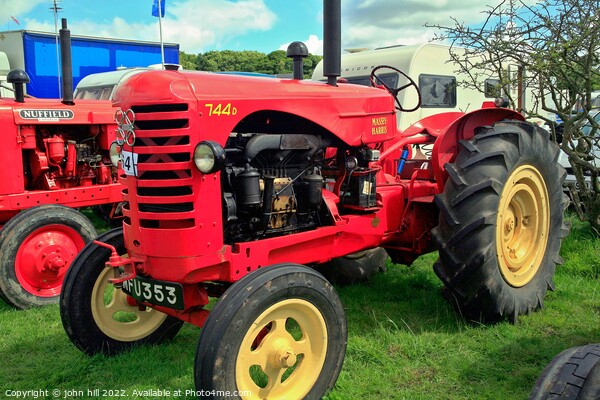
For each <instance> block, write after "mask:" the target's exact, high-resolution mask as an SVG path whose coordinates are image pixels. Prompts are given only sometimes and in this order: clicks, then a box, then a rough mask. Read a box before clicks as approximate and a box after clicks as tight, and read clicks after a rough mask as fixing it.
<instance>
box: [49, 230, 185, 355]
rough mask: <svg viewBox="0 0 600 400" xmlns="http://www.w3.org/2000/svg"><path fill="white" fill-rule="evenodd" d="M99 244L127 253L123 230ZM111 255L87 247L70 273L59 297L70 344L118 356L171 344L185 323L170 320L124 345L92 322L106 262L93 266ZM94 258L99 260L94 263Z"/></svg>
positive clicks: (106, 235) (104, 236)
mask: <svg viewBox="0 0 600 400" xmlns="http://www.w3.org/2000/svg"><path fill="white" fill-rule="evenodd" d="M96 240H98V241H101V242H104V243H108V244H111V245H113V246H114V247H115V248H116V250H117V252H119V254H123V253H124V252H125V246H124V243H123V228H115V229H112V230H110V231H108V232H105V233H103V234H102V235H100V236H98V237H97V239H96ZM109 256H110V251H109V250H108V249H106V248H103V247H100V246H98V245H96V244H95V243H93V242H90V243H88V244H87V245H86V246H85V247H84V248H83V250H82V251H81V252H80V253H79V254H78V255H77V257H76V258H75V260H73V263H72V265H71V268H69V270H68V271H67V275H66V276H65V280H64V283H63V291H62V292H61V295H60V317H61V320H62V323H63V327H64V329H65V331H66V333H67V335H68V336H69V339H71V342H73V344H74V345H75V346H76V347H77V348H79V349H80V350H81V351H82V352H83V353H85V354H88V355H94V354H98V353H101V354H105V355H115V354H118V353H121V352H124V351H127V350H129V349H131V348H132V347H133V346H137V345H154V344H159V343H162V342H166V341H169V340H171V339H173V338H174V337H175V335H177V333H178V332H179V330H180V329H181V326H182V325H183V321H181V320H179V319H177V318H174V317H171V316H169V317H167V319H166V320H165V321H164V322H163V323H162V325H160V326H159V327H158V328H157V329H156V330H155V331H154V332H152V333H151V334H150V335H149V336H146V337H145V338H142V339H139V340H136V341H133V342H123V341H120V340H115V339H113V338H110V337H108V336H107V335H106V334H104V333H103V332H102V331H101V330H100V329H99V328H98V326H97V325H96V323H95V322H94V321H93V316H92V311H91V294H92V289H93V286H94V283H95V281H96V278H97V277H98V276H99V274H100V272H101V271H102V269H103V268H105V267H104V262H101V263H100V264H96V265H94V264H93V262H94V261H97V259H102V260H108V257H109ZM92 257H94V258H96V260H94V259H91V258H92Z"/></svg>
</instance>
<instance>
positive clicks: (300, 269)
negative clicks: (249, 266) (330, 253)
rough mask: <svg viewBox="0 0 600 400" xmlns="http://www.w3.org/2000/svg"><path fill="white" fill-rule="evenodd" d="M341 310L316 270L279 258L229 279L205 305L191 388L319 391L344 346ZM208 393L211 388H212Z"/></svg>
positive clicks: (277, 394) (254, 393)
mask: <svg viewBox="0 0 600 400" xmlns="http://www.w3.org/2000/svg"><path fill="white" fill-rule="evenodd" d="M347 335H348V334H347V327H346V317H345V314H344V309H343V307H342V304H341V302H340V300H339V298H338V296H337V294H336V292H335V290H334V289H333V287H332V286H331V285H330V284H329V283H328V282H327V281H326V280H325V279H324V278H323V276H321V275H320V274H319V273H317V272H316V271H314V270H312V269H310V268H308V267H305V266H301V265H294V264H281V265H275V266H272V267H268V268H265V269H260V270H257V271H255V272H253V273H251V274H249V275H247V276H245V277H244V278H242V279H241V280H240V281H238V282H237V283H235V284H234V285H232V286H231V287H230V288H229V289H228V290H227V291H226V292H225V294H224V295H223V296H222V297H221V299H220V300H219V302H218V303H217V305H216V306H215V308H214V309H213V310H212V311H211V313H210V315H209V317H208V319H207V321H206V324H205V325H204V328H203V329H202V334H201V336H200V341H199V343H198V350H197V352H196V361H195V381H196V387H197V389H198V390H204V391H205V393H213V395H212V396H208V398H224V397H220V396H219V395H218V393H227V392H229V393H233V392H234V391H236V390H237V391H238V392H240V393H246V395H244V394H240V395H238V397H236V398H239V397H241V398H260V399H265V398H273V399H283V398H286V399H304V398H306V399H320V398H321V397H322V396H323V394H325V393H327V392H328V391H329V390H331V388H332V387H333V385H334V384H335V382H336V380H337V377H338V375H339V373H340V370H341V368H342V363H343V361H344V355H345V353H346V340H347ZM214 393H217V395H215V394H214Z"/></svg>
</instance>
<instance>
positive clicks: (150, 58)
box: [23, 32, 179, 98]
mask: <svg viewBox="0 0 600 400" xmlns="http://www.w3.org/2000/svg"><path fill="white" fill-rule="evenodd" d="M164 48H165V63H170V64H178V63H179V45H173V44H165V46H164ZM23 49H24V52H25V55H24V56H25V72H27V74H28V75H29V77H30V78H31V83H29V84H28V85H27V93H28V94H30V95H32V96H34V97H41V98H58V97H60V96H59V85H58V78H57V76H58V65H57V60H56V39H55V37H54V36H52V35H43V34H36V33H31V32H24V34H23ZM71 54H72V59H73V87H75V86H77V83H79V81H80V80H81V79H82V78H83V77H85V76H87V75H89V74H93V73H97V72H105V71H114V70H116V69H117V67H147V66H149V65H151V64H160V63H161V56H160V44H158V43H156V44H155V43H139V42H125V41H123V42H121V41H110V40H95V39H91V38H77V37H71Z"/></svg>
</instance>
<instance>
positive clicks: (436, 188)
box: [60, 0, 567, 399]
mask: <svg viewBox="0 0 600 400" xmlns="http://www.w3.org/2000/svg"><path fill="white" fill-rule="evenodd" d="M339 6H340V2H339V0H332V1H330V0H326V1H324V19H325V30H324V31H325V62H326V63H327V64H326V66H325V76H327V77H328V78H327V79H328V82H327V83H321V82H313V81H303V80H301V77H302V68H301V64H302V56H304V55H306V54H307V52H306V47H305V46H303V45H302V44H300V43H298V42H296V43H293V44H292V45H291V46H290V48H289V49H288V54H289V55H291V56H292V57H294V64H295V66H296V68H295V72H294V79H290V80H284V79H266V78H256V77H245V76H232V75H219V74H209V73H202V72H195V71H194V72H182V71H151V72H143V73H140V74H137V75H135V76H133V77H131V78H130V79H128V80H127V81H126V82H125V83H124V84H123V85H121V86H120V88H119V89H118V90H117V93H116V97H115V99H114V105H115V107H117V108H118V110H121V111H119V114H120V120H121V121H122V123H121V125H120V128H119V129H120V140H119V146H116V145H115V146H113V154H112V155H113V158H114V159H115V161H117V160H118V159H119V158H120V162H121V164H122V166H123V170H124V174H123V176H122V183H123V194H124V197H125V201H126V205H125V206H124V207H123V214H124V221H123V228H122V229H120V228H119V229H115V230H112V231H109V232H107V233H105V234H103V235H101V236H99V237H98V238H97V239H96V241H94V242H93V243H90V244H88V245H87V246H86V247H85V248H84V249H83V251H82V252H81V253H79V255H78V256H77V258H76V259H75V260H74V261H73V264H72V266H71V268H70V270H69V271H68V273H67V276H66V278H65V284H64V289H63V292H62V294H61V301H60V312H61V318H62V321H63V325H64V327H65V330H66V332H67V334H68V336H69V338H70V339H71V340H72V342H73V343H74V344H75V345H76V346H77V347H78V348H79V349H80V350H82V351H83V352H85V353H87V354H90V355H93V354H97V353H104V354H116V353H119V352H122V351H125V350H127V349H129V348H131V347H132V346H134V345H138V344H156V343H160V342H163V341H166V340H169V339H171V338H173V337H174V336H175V335H176V334H177V332H178V330H179V329H180V327H181V325H182V324H183V322H184V321H185V322H189V323H192V324H194V325H197V326H199V327H203V329H202V333H201V337H200V340H199V343H198V347H197V352H196V360H195V382H196V386H197V389H198V391H200V390H204V391H205V392H204V393H212V395H213V396H214V397H220V396H221V395H222V394H223V393H226V392H227V391H229V394H232V393H234V391H238V392H235V394H234V395H233V397H234V398H236V396H238V397H242V398H261V399H262V398H288V399H300V398H308V399H316V398H320V397H321V396H322V395H323V394H324V393H326V392H327V391H328V390H330V389H331V388H332V387H333V385H334V384H335V382H336V379H337V377H338V374H339V372H340V369H341V366H342V362H343V360H344V355H345V349H346V339H347V327H346V318H345V315H344V309H343V306H342V304H341V302H340V300H339V298H338V296H337V295H336V292H335V290H334V288H333V287H332V286H331V284H330V283H329V282H328V281H327V280H326V279H325V278H324V277H323V276H322V275H321V274H319V273H318V272H316V271H315V269H314V268H312V267H314V266H318V265H322V264H325V263H328V262H330V261H331V260H335V259H339V258H343V257H345V256H348V255H352V254H355V255H356V254H357V253H358V255H356V256H354V257H352V261H353V263H354V264H353V265H360V264H361V262H362V263H363V265H367V264H368V263H369V262H371V260H373V259H374V257H371V255H372V254H373V252H376V251H377V250H373V249H378V248H383V249H385V250H386V251H387V253H388V254H389V256H390V257H391V259H392V261H393V262H395V263H402V264H410V263H411V262H412V261H413V260H414V259H415V258H417V257H418V256H420V255H421V254H425V253H427V252H431V251H434V250H435V249H438V250H439V261H438V262H437V263H436V264H435V266H434V269H435V272H436V273H437V275H438V276H439V277H440V278H441V280H442V281H443V282H444V285H445V292H446V293H445V294H446V296H447V297H448V298H449V299H450V300H451V301H452V302H453V303H454V304H455V305H456V306H457V307H459V308H460V310H461V312H462V314H463V315H464V316H466V317H468V318H473V319H476V320H483V321H496V320H500V319H504V318H508V319H511V320H514V319H516V317H517V316H518V315H521V314H527V313H530V312H531V311H533V310H535V309H537V308H538V307H540V306H541V305H542V302H543V299H544V295H545V293H546V291H547V289H548V288H552V286H553V283H552V278H553V274H554V270H555V267H556V264H558V263H560V261H561V260H560V257H559V255H558V252H559V248H560V243H561V238H562V237H563V236H564V235H566V233H567V229H566V227H565V225H564V224H563V210H564V208H565V206H566V205H567V199H566V197H565V196H564V195H563V191H562V186H561V181H562V180H563V179H564V171H563V170H562V168H561V167H560V166H559V165H558V163H557V162H556V160H557V158H558V154H559V150H558V147H557V146H556V145H555V144H553V143H552V142H551V141H550V140H549V139H548V134H547V132H545V131H544V130H542V129H540V128H538V127H536V126H534V125H532V124H529V123H527V122H525V121H524V119H523V117H522V116H521V115H520V114H517V113H515V112H513V111H511V110H507V109H502V108H483V109H481V110H477V111H474V112H471V113H468V114H463V113H459V112H454V113H445V114H440V115H436V116H433V117H428V118H425V119H423V120H421V121H420V122H418V123H416V124H414V125H412V126H411V127H410V128H408V129H407V130H405V131H404V132H398V131H397V128H396V109H398V110H400V111H401V112H402V111H410V110H411V109H415V108H416V107H417V106H418V104H416V105H404V104H402V100H401V99H402V94H403V93H404V91H406V90H417V91H418V87H417V85H416V84H415V83H414V82H413V81H411V80H406V79H407V77H406V76H405V75H404V74H403V73H402V72H401V71H398V70H390V69H388V68H375V69H374V70H373V72H372V74H371V80H372V83H373V86H375V87H363V86H357V85H351V84H346V83H342V82H341V81H338V79H337V78H338V76H339V75H340V62H339V60H340V57H339V54H340V50H339V49H340V29H339V27H340V17H339ZM389 74H394V75H396V76H397V77H398V79H399V82H400V83H399V84H398V86H396V87H389V84H387V83H385V82H386V80H385V76H388V75H389ZM403 80H404V81H403ZM386 86H388V87H386ZM416 145H419V146H421V147H423V146H425V148H430V149H431V151H430V152H425V153H424V154H425V155H426V156H427V158H426V159H423V158H415V157H411V152H412V150H411V149H412V147H413V146H416ZM415 154H416V152H415ZM335 265H337V266H338V267H340V266H341V267H342V268H343V267H344V265H349V264H348V263H337V264H335ZM211 297H215V298H219V299H218V302H217V303H216V305H215V306H214V307H212V309H211V310H210V311H209V310H208V309H207V305H208V303H209V298H211ZM213 391H214V392H213ZM215 393H216V395H215ZM219 393H220V394H221V395H219Z"/></svg>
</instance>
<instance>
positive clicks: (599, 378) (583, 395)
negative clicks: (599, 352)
mask: <svg viewBox="0 0 600 400" xmlns="http://www.w3.org/2000/svg"><path fill="white" fill-rule="evenodd" d="M579 399H580V400H596V399H600V362H596V364H595V365H594V366H593V367H592V369H591V370H590V372H589V373H588V376H587V378H585V382H583V386H582V387H581V391H580V392H579Z"/></svg>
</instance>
